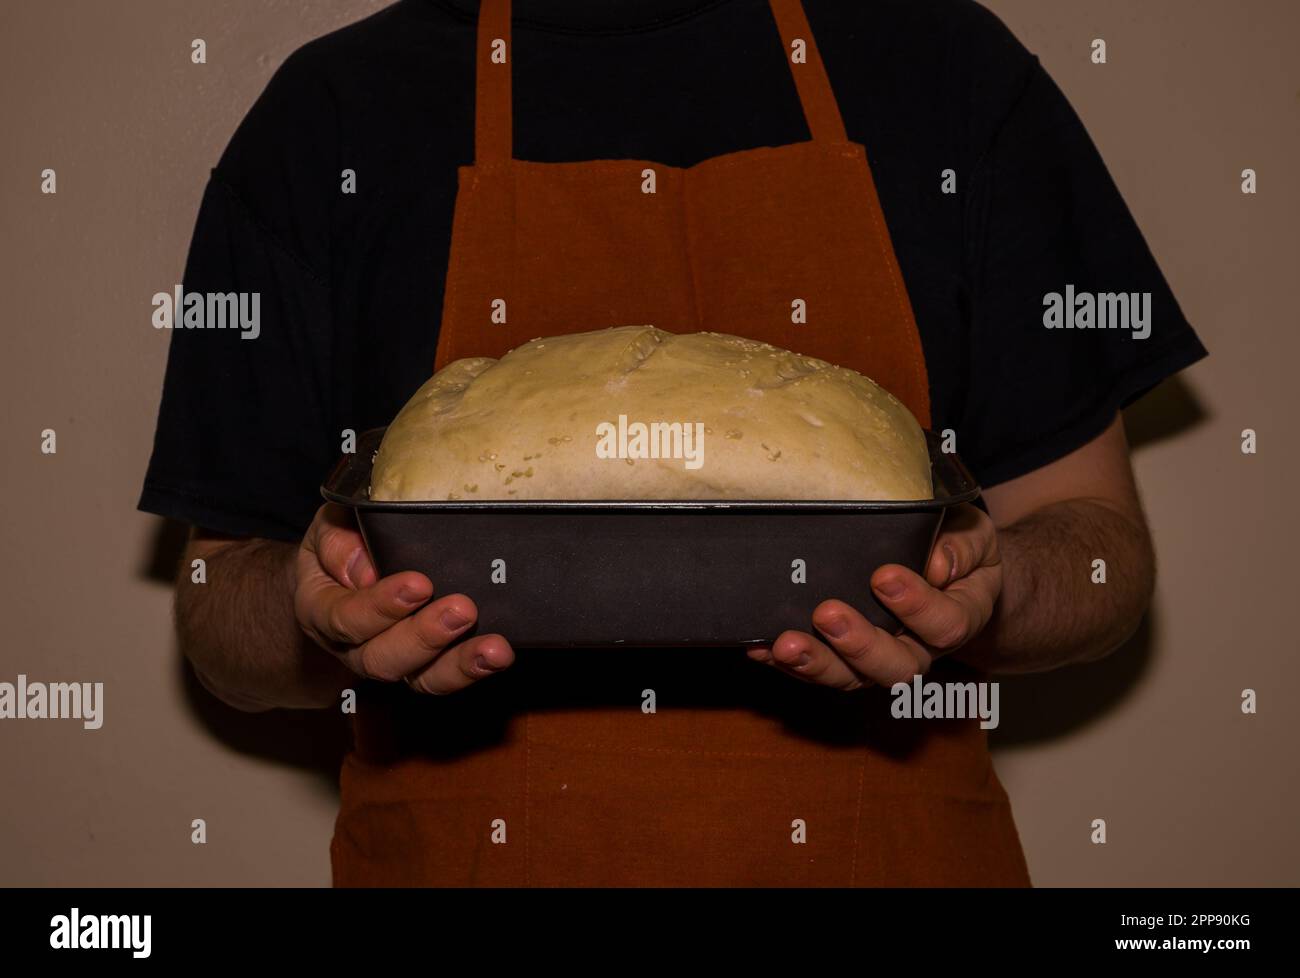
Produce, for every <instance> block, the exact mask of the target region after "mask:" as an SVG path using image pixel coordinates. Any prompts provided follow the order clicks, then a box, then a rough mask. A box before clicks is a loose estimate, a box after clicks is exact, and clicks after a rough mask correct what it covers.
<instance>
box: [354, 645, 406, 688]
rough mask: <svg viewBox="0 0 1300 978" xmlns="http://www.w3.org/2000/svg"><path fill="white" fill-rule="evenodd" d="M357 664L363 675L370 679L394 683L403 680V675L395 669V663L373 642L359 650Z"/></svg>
mask: <svg viewBox="0 0 1300 978" xmlns="http://www.w3.org/2000/svg"><path fill="white" fill-rule="evenodd" d="M357 662H358V664H359V665H360V667H361V672H362V674H363V675H365V676H367V677H369V678H370V679H378V680H379V681H380V682H385V683H393V682H397V680H399V679H401V678H402V673H401V672H399V671H398V670H397V669H396V668H395V667H394V663H392V662H391V661H390V660H389V658H388V656H386V655H384V654H383V652H382V651H381V650H380V649H379V648H377V647H376V646H375V644H374V643H373V642H367V643H366V644H365V645H363V646H361V648H360V649H358V650H357Z"/></svg>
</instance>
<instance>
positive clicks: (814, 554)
mask: <svg viewBox="0 0 1300 978" xmlns="http://www.w3.org/2000/svg"><path fill="white" fill-rule="evenodd" d="M383 434H384V429H382V428H376V429H374V430H372V431H368V432H366V433H365V434H363V435H362V436H361V438H360V439H359V442H358V445H357V451H356V453H355V454H350V455H345V456H343V458H342V459H341V460H340V462H339V464H338V465H337V466H336V467H335V469H334V471H333V472H332V473H331V474H330V477H329V479H328V480H327V481H326V483H325V485H324V486H323V487H322V488H321V494H322V495H323V496H324V497H325V498H326V499H327V500H330V501H331V502H335V503H339V504H340V505H343V506H347V507H349V508H350V509H352V510H354V511H355V512H356V516H357V520H358V522H359V524H360V527H361V532H362V534H363V536H364V537H365V540H366V546H367V547H368V548H369V550H370V554H371V558H372V559H373V560H374V563H375V567H376V568H377V570H378V571H379V573H380V575H381V576H386V575H388V574H393V573H396V572H398V571H406V570H416V571H420V572H421V573H424V574H426V575H428V577H429V579H430V580H432V581H433V585H434V590H435V594H437V595H445V594H453V593H457V592H459V593H463V594H466V595H468V596H469V597H470V598H471V599H472V600H473V601H474V603H475V604H476V605H477V606H478V609H479V625H478V628H479V631H480V632H481V633H487V632H499V633H500V634H502V635H504V636H505V637H506V638H507V639H508V640H509V641H510V642H511V643H512V644H514V645H515V646H517V647H521V648H526V647H538V646H541V647H544V646H552V647H554V646H564V647H573V646H613V645H629V646H683V645H701V646H707V645H715V646H716V645H744V644H753V643H759V642H769V641H771V640H772V639H774V638H776V637H777V636H778V635H779V634H780V633H781V632H783V631H784V630H786V629H787V628H799V629H805V630H807V629H809V628H810V627H811V625H810V622H811V616H812V611H813V609H814V608H815V607H816V606H817V605H818V604H820V603H821V602H822V601H823V600H825V599H827V598H839V599H841V600H843V601H846V602H848V603H849V604H850V605H852V606H853V607H855V608H857V609H858V610H860V611H861V612H862V613H863V614H865V615H866V616H867V617H868V618H869V619H870V620H871V621H873V622H875V623H876V624H877V625H880V626H881V627H882V628H886V629H888V630H890V631H896V630H897V629H898V627H899V624H898V621H897V619H895V618H894V616H893V615H891V614H889V613H888V612H887V611H885V610H884V609H883V608H881V607H880V606H879V605H878V604H877V603H876V600H875V598H874V597H873V595H872V593H871V587H870V583H869V581H870V577H871V574H872V572H873V571H874V570H875V569H876V568H877V567H879V566H880V565H881V564H887V563H897V564H902V565H903V566H905V567H910V568H912V569H913V570H916V571H920V570H921V568H923V567H924V566H925V563H926V561H927V560H928V559H929V556H930V548H931V547H932V546H933V544H934V539H935V536H936V535H937V533H938V531H939V524H940V522H941V521H942V519H943V514H944V511H945V510H946V509H947V508H948V507H949V506H953V505H956V504H958V503H963V502H969V501H971V500H973V499H975V498H976V497H977V496H978V495H979V487H978V486H977V485H976V484H975V481H974V479H973V478H972V477H971V475H970V473H969V472H968V471H967V470H966V468H965V466H963V465H962V464H961V462H960V461H959V460H958V459H957V457H956V456H955V455H951V454H945V453H944V452H942V451H941V450H940V448H939V438H938V436H937V435H935V434H933V433H932V432H927V433H926V437H927V439H928V441H929V446H930V462H931V468H932V471H933V475H934V484H935V497H936V498H934V499H931V500H925V501H921V502H787V501H762V500H758V501H752V502H750V501H744V502H735V501H723V502H700V501H690V502H643V501H628V502H623V501H605V500H600V501H574V502H509V501H502V502H493V501H484V502H466V501H456V502H373V501H371V500H370V498H369V492H370V467H371V464H372V462H373V461H374V454H375V452H376V450H377V449H378V448H379V443H380V440H381V439H382V438H383ZM796 561H803V567H804V568H805V578H806V583H796V582H795V567H796V564H795V562H796ZM502 562H503V563H502ZM494 568H496V569H497V571H498V576H500V570H501V568H504V574H505V581H504V583H494V581H493V571H494Z"/></svg>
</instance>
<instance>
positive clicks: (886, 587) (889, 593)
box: [876, 577, 906, 598]
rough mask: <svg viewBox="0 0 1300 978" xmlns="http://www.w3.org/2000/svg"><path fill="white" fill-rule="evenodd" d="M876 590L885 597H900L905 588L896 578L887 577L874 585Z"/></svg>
mask: <svg viewBox="0 0 1300 978" xmlns="http://www.w3.org/2000/svg"><path fill="white" fill-rule="evenodd" d="M876 590H877V591H879V592H880V593H881V594H883V595H884V596H885V597H887V598H901V597H902V596H903V591H904V590H906V588H905V587H904V585H903V582H902V581H900V580H899V579H898V578H896V577H888V578H886V579H885V580H884V581H882V582H881V583H879V584H877V585H876Z"/></svg>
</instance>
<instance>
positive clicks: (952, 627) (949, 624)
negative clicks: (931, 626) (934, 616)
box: [930, 618, 969, 649]
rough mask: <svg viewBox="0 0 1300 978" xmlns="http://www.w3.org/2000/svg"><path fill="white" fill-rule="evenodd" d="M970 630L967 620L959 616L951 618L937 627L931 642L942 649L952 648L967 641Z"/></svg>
mask: <svg viewBox="0 0 1300 978" xmlns="http://www.w3.org/2000/svg"><path fill="white" fill-rule="evenodd" d="M968 632H969V630H968V628H967V626H966V622H964V621H962V620H961V619H959V618H950V619H948V620H947V621H944V622H943V623H942V624H941V625H940V626H939V627H938V629H936V631H935V634H934V636H933V638H932V639H931V640H930V644H931V645H934V646H936V647H938V648H941V649H952V648H956V647H957V646H959V645H961V644H962V643H963V642H965V641H966V636H967V634H968Z"/></svg>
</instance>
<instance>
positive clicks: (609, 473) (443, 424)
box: [371, 326, 932, 500]
mask: <svg viewBox="0 0 1300 978" xmlns="http://www.w3.org/2000/svg"><path fill="white" fill-rule="evenodd" d="M620 415H622V416H624V417H625V423H624V425H623V431H624V432H625V433H627V435H628V437H626V438H625V440H624V441H623V442H622V445H623V449H621V450H620V449H618V448H617V444H618V435H617V434H615V433H614V432H613V429H617V428H618V426H619V417H620ZM674 422H675V423H678V424H680V425H682V426H683V427H682V428H680V429H679V432H681V433H682V434H683V435H686V434H689V435H691V436H694V435H697V434H699V433H702V434H703V439H702V446H703V451H702V453H701V454H700V455H699V456H698V460H696V461H694V462H692V461H691V459H692V458H694V457H695V456H692V455H691V454H690V452H691V450H692V446H693V444H694V442H693V440H688V439H686V438H681V439H679V440H678V441H677V442H675V443H673V442H671V441H670V440H669V439H665V440H664V441H662V442H658V441H656V440H655V439H642V440H641V442H640V443H639V447H638V444H637V442H636V439H635V437H634V435H635V431H636V429H635V428H634V427H633V426H634V425H636V424H637V423H641V424H643V425H646V426H649V425H651V424H653V423H662V424H665V425H666V424H672V423H674ZM602 423H604V424H605V425H606V427H604V428H599V429H598V426H600V425H602ZM656 430H657V429H656ZM602 432H603V433H605V437H604V438H603V439H602V437H601V433H602ZM598 444H603V445H604V446H605V449H606V453H607V454H609V452H608V450H609V449H610V447H611V446H614V447H615V454H616V456H617V457H612V458H611V457H603V458H602V457H600V456H599V454H598V448H597V446H598ZM647 444H655V445H657V446H662V448H663V454H669V453H670V451H671V450H672V449H678V450H679V454H678V457H660V458H650V457H645V456H646V455H647V454H648V452H647V451H646V447H647ZM683 454H684V455H686V456H687V457H686V458H683V457H681V456H682V455H683ZM638 455H639V456H640V457H638ZM931 497H932V489H931V482H930V461H929V455H928V452H927V449H926V442H925V435H924V433H923V432H922V430H921V427H920V425H918V424H917V422H916V419H915V418H914V417H912V415H911V413H910V412H909V411H908V410H907V408H905V407H904V406H903V405H902V403H901V402H899V401H898V400H897V399H896V398H895V397H893V396H892V395H891V394H889V393H888V392H887V391H885V390H884V389H883V388H881V387H879V386H878V385H877V384H875V383H874V382H873V381H871V380H869V379H868V378H866V377H864V376H862V375H861V374H859V373H857V372H855V371H853V370H848V369H845V368H843V367H836V366H832V365H831V364H829V363H826V362H825V361H823V360H817V359H814V358H812V357H806V356H801V355H800V354H797V353H791V352H789V351H787V350H781V349H778V348H776V347H774V346H770V345H768V344H766V343H759V342H756V341H754V340H748V339H743V338H742V337H739V336H728V335H725V334H722V333H691V334H684V335H675V334H673V333H668V332H665V331H663V330H660V329H656V328H655V327H653V326H619V327H614V328H611V329H604V330H598V331H595V332H590V333H572V334H569V335H567V336H553V337H546V338H542V339H536V340H532V341H530V342H528V343H525V344H524V345H523V346H520V347H517V348H516V349H514V350H511V351H510V352H509V353H507V354H506V355H505V356H504V357H502V358H501V359H500V360H493V359H491V358H488V357H474V358H469V359H465V360H457V361H455V362H454V363H451V364H448V365H447V366H446V367H444V368H443V369H442V370H439V371H438V372H437V373H436V374H434V376H433V377H432V378H431V379H430V380H429V381H428V382H427V383H425V384H424V386H422V387H421V388H420V389H419V390H418V391H416V392H415V395H414V396H413V397H412V398H411V400H410V401H409V402H408V403H407V404H406V406H405V407H404V408H402V410H401V412H400V413H399V414H398V415H397V417H396V418H395V419H394V421H393V423H392V424H391V425H389V427H388V431H387V433H386V434H385V435H384V440H383V444H382V445H381V447H380V449H379V452H378V454H377V456H376V458H375V463H374V467H373V471H372V476H371V498H372V499H377V500H448V499H460V500H477V499H506V500H532V499H552V500H563V499H782V500H790V499H804V500H814V499H845V500H884V499H907V500H914V499H929V498H931Z"/></svg>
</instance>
